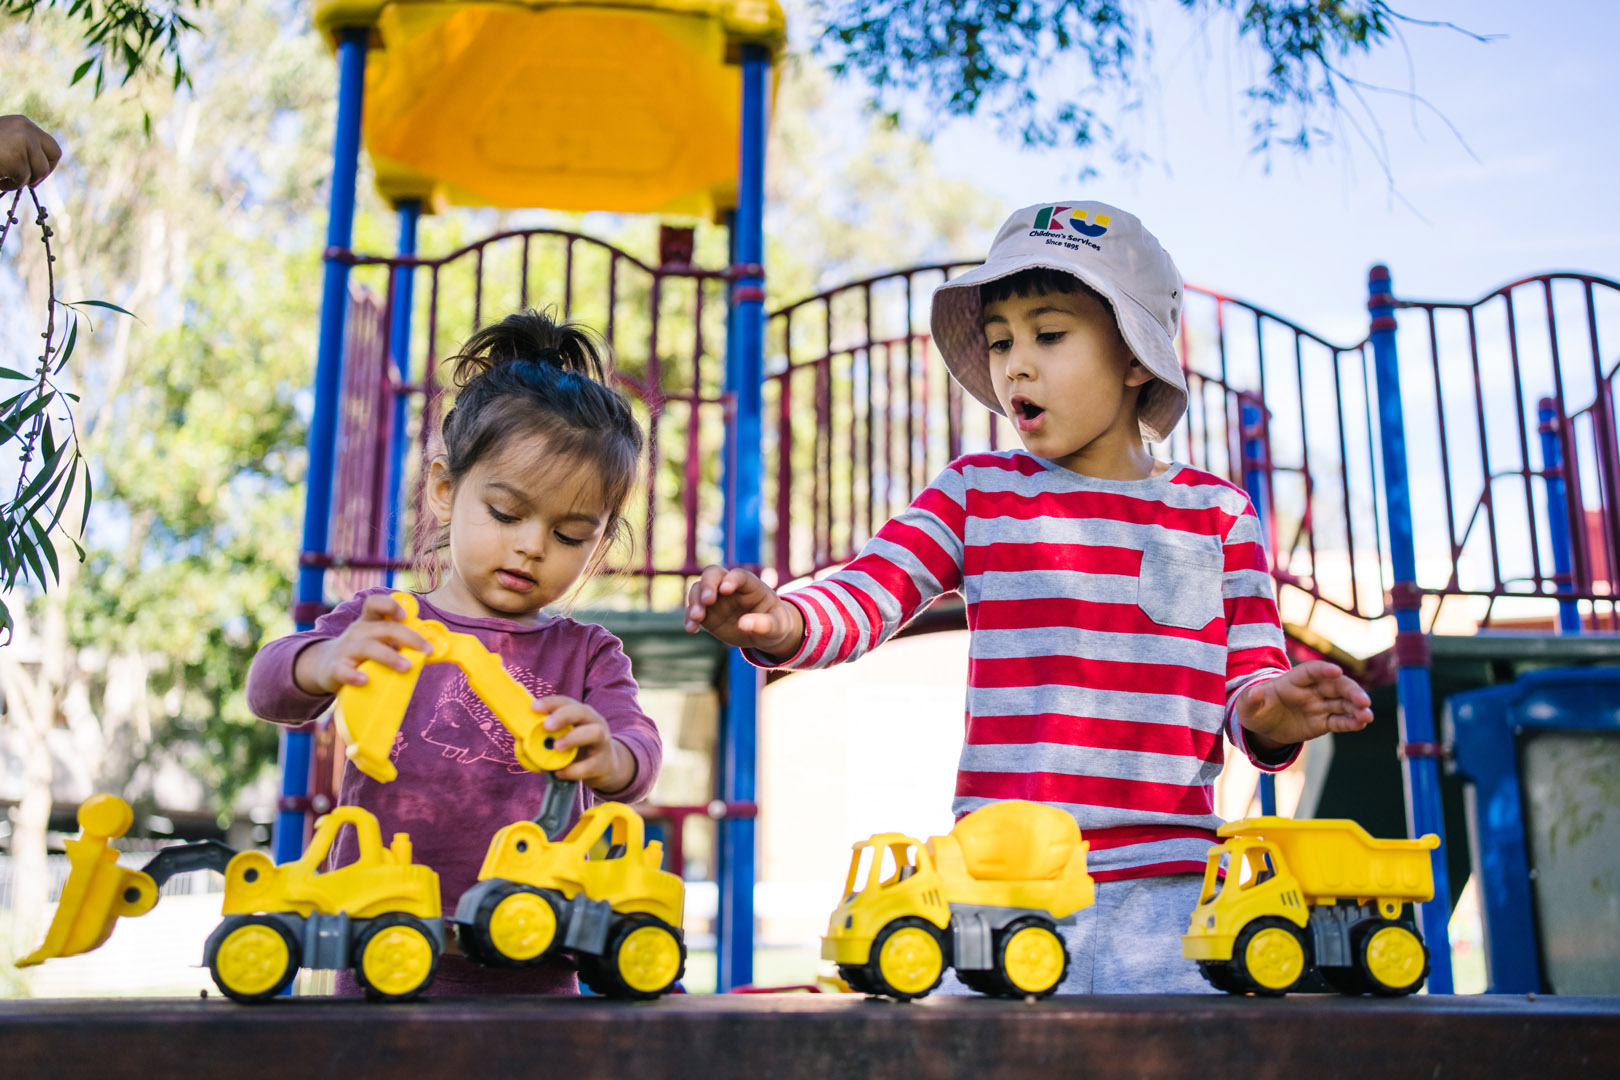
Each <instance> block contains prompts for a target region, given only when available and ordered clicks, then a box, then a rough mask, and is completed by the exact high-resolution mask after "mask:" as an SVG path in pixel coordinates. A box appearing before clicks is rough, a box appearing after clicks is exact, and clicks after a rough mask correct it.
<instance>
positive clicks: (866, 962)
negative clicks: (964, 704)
mask: <svg viewBox="0 0 1620 1080" xmlns="http://www.w3.org/2000/svg"><path fill="white" fill-rule="evenodd" d="M1086 850H1087V845H1086V844H1085V843H1084V842H1083V841H1082V840H1081V839H1080V828H1079V826H1078V825H1077V824H1076V823H1075V820H1074V818H1073V817H1072V816H1071V815H1069V814H1067V813H1065V812H1064V811H1062V810H1059V809H1057V808H1056V807H1051V806H1043V805H1041V804H1038V803H1031V802H1024V801H1022V800H1011V801H1008V802H1001V803H993V804H991V805H989V806H986V807H983V808H981V809H979V810H976V811H974V812H973V813H971V814H969V815H967V816H966V817H964V818H963V819H962V820H961V821H959V822H957V823H956V827H955V828H953V829H952V830H951V832H950V833H949V834H947V835H945V836H936V837H933V838H931V839H929V840H928V841H927V842H926V843H922V842H919V841H918V840H916V839H914V838H912V837H909V836H904V835H902V834H900V833H880V834H878V835H877V836H873V837H872V838H870V839H869V840H865V841H862V842H861V843H858V844H856V845H855V847H854V851H853V856H852V858H851V860H850V867H849V876H848V878H847V879H846V881H845V884H844V899H843V900H842V902H840V903H839V905H838V907H837V908H835V909H834V911H833V913H832V917H831V918H830V919H829V921H828V925H827V934H826V936H825V937H824V938H823V939H822V949H821V955H822V958H823V959H826V960H831V961H833V962H835V963H836V964H837V965H838V973H839V975H840V976H841V977H842V978H843V979H844V981H845V982H847V983H848V984H849V986H850V987H851V989H854V990H857V991H860V992H862V993H867V994H876V995H882V996H885V997H892V998H896V999H898V1000H901V1001H909V1000H911V999H913V998H918V997H923V996H925V995H926V994H928V993H929V992H930V991H932V990H933V989H934V987H935V986H937V985H939V980H940V978H941V977H942V976H943V974H944V971H945V968H946V967H947V966H950V967H954V968H955V969H956V973H957V976H958V977H959V978H960V979H961V980H962V982H963V983H965V984H966V985H968V986H969V987H971V988H972V989H974V990H977V991H979V992H980V993H984V994H993V995H996V996H1000V997H1045V996H1047V995H1049V994H1051V993H1053V992H1054V991H1055V990H1056V989H1057V987H1058V984H1059V983H1061V982H1062V981H1063V976H1064V974H1065V973H1066V972H1067V970H1068V963H1069V956H1068V950H1067V948H1066V947H1065V946H1064V943H1063V938H1062V937H1061V936H1060V935H1059V934H1058V931H1057V927H1058V926H1059V925H1064V924H1069V923H1072V922H1074V914H1075V912H1077V911H1080V910H1081V909H1083V908H1086V907H1089V906H1090V905H1091V903H1092V900H1093V899H1094V897H1095V887H1094V886H1093V884H1092V880H1091V875H1090V874H1088V873H1086Z"/></svg>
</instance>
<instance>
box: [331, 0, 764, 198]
mask: <svg viewBox="0 0 1620 1080" xmlns="http://www.w3.org/2000/svg"><path fill="white" fill-rule="evenodd" d="M315 22H316V25H317V26H318V27H319V28H320V29H321V31H322V32H323V33H324V34H326V35H327V37H328V40H330V41H333V42H334V43H335V42H336V40H337V38H338V36H339V34H340V32H341V31H342V30H344V29H348V28H353V27H367V28H370V29H371V30H372V34H371V51H370V53H369V54H368V57H367V61H366V84H365V108H364V114H363V117H362V129H361V130H362V132H363V133H364V138H365V146H366V149H367V150H368V151H369V152H370V154H371V158H372V162H373V164H374V165H375V167H376V173H377V187H378V189H379V190H380V191H381V192H382V194H383V196H384V197H385V198H388V199H389V200H391V201H398V200H400V199H405V198H419V199H422V200H423V201H424V209H428V208H430V207H431V206H432V205H433V203H435V202H450V203H456V204H459V205H463V206H504V207H548V208H551V209H558V210H578V211H586V210H613V211H621V212H630V213H669V214H694V215H704V216H708V215H712V214H714V213H716V212H717V211H719V210H723V209H726V208H728V207H731V206H732V205H734V204H735V201H736V174H737V145H738V131H739V118H740V113H741V101H740V95H741V69H740V67H738V65H737V64H736V63H735V62H734V61H735V59H736V56H737V53H738V50H739V49H740V47H741V46H743V45H747V44H757V45H761V46H764V47H765V48H767V49H769V50H770V52H771V55H772V56H773V58H774V57H775V56H776V55H777V54H778V53H779V52H780V51H781V48H782V46H783V44H784V42H785V38H786V23H785V20H784V17H783V14H782V9H781V7H780V6H779V5H778V3H777V0H504V2H502V0H460V2H458V0H321V2H319V3H318V4H317V5H316V10H315ZM728 60H729V61H733V62H728Z"/></svg>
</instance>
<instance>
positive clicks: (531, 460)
mask: <svg viewBox="0 0 1620 1080" xmlns="http://www.w3.org/2000/svg"><path fill="white" fill-rule="evenodd" d="M451 359H452V360H454V361H456V369H455V381H456V384H457V385H458V386H459V387H460V388H461V392H460V394H459V396H458V397H457V398H456V403H455V407H454V408H453V409H451V410H450V413H449V415H447V416H446V417H445V418H444V426H443V452H442V453H440V454H439V455H438V456H437V457H435V458H434V459H433V462H432V465H431V467H430V469H429V472H428V475H427V476H426V478H425V480H424V483H423V489H422V492H421V504H420V505H421V509H422V513H421V515H420V516H419V518H418V520H419V521H423V522H426V521H427V514H429V513H431V514H432V516H433V518H434V519H436V520H437V521H438V529H437V532H436V534H433V535H429V536H426V537H420V534H421V533H425V532H427V530H426V529H419V537H420V538H419V541H418V545H417V547H418V552H419V555H420V556H423V557H425V558H424V562H425V564H426V569H427V570H428V580H429V581H430V583H431V584H432V588H431V590H430V591H428V592H427V593H425V594H420V596H419V606H420V609H421V612H420V614H421V617H422V618H424V619H435V620H437V621H439V622H442V623H444V624H445V625H446V626H447V627H449V628H450V629H451V630H453V631H461V632H465V633H471V634H474V635H476V636H477V637H478V639H479V640H480V641H481V642H483V644H484V645H485V646H486V647H487V648H488V649H489V650H490V651H492V652H495V653H498V654H499V655H500V657H501V658H502V660H503V661H504V663H505V666H506V668H507V670H508V671H510V672H511V673H512V675H513V676H514V677H515V678H516V679H517V680H518V681H519V682H520V683H522V684H523V685H524V686H526V687H527V688H528V689H529V690H530V692H531V693H532V694H533V695H534V698H535V701H534V707H535V708H536V709H537V710H539V711H542V712H545V713H546V714H547V719H546V727H547V728H548V729H552V730H556V729H559V728H563V727H572V730H571V731H569V732H568V734H566V735H563V736H561V737H560V738H558V740H557V745H558V747H559V748H561V749H568V748H570V747H573V748H575V749H577V750H578V756H577V757H576V758H575V759H574V761H573V763H572V764H570V765H569V766H567V767H566V768H564V769H562V770H560V771H559V773H558V775H559V776H560V777H562V778H563V779H568V780H580V781H583V783H582V784H581V785H580V789H579V790H580V792H581V794H580V796H579V800H578V803H577V805H576V807H575V810H574V813H575V815H576V816H577V815H578V814H579V813H580V812H581V811H583V810H584V809H585V807H586V806H588V805H591V804H593V803H595V802H597V801H606V800H609V799H613V800H618V801H620V802H634V801H635V800H637V799H640V798H642V797H643V796H645V795H646V794H647V792H648V791H649V790H651V788H652V786H653V780H654V779H655V778H656V777H657V775H658V767H659V763H660V761H661V759H662V753H663V749H662V744H661V743H660V741H659V738H658V729H657V728H656V727H655V726H654V725H653V723H652V721H651V720H649V719H648V718H647V717H646V715H645V714H643V713H642V711H641V708H640V706H638V705H637V703H636V682H635V679H634V678H632V677H631V674H630V661H629V659H628V658H627V657H626V656H625V654H624V651H623V649H622V648H621V647H620V644H619V641H618V639H617V638H615V637H614V636H613V635H612V634H610V633H608V632H607V631H606V630H604V629H602V628H601V627H600V626H595V625H591V624H587V623H578V622H575V621H574V620H572V619H568V618H562V617H559V616H549V615H546V614H544V613H543V611H542V609H543V608H545V607H546V606H547V605H548V604H551V603H554V602H555V601H557V600H559V599H561V598H562V597H563V596H565V595H567V594H568V593H569V591H570V590H571V589H572V588H573V586H574V585H575V584H576V583H577V582H579V581H580V580H581V579H583V578H586V577H588V576H589V575H590V574H591V573H592V572H593V571H595V570H596V569H597V567H598V566H599V565H600V563H601V561H602V559H603V557H604V555H605V554H606V552H607V550H608V548H609V547H610V545H611V543H612V541H613V540H614V539H615V537H617V536H618V535H619V534H620V532H621V530H622V529H623V527H624V521H623V511H624V505H625V501H626V499H627V498H628V497H629V494H630V489H631V487H632V485H633V483H634V481H635V475H636V470H637V467H638V463H639V461H640V457H641V446H642V435H641V430H640V428H639V427H638V426H637V424H636V421H635V419H634V417H633V416H632V415H631V413H630V406H629V404H628V403H627V402H626V401H625V399H624V398H623V397H622V396H620V394H619V393H618V392H617V391H615V390H614V389H612V387H611V386H610V384H609V382H608V379H609V377H610V376H609V370H608V365H607V364H606V363H604V361H603V358H602V357H601V355H599V353H598V351H597V348H596V346H595V345H594V344H593V343H592V340H591V337H590V336H589V334H588V332H587V331H586V330H585V329H584V328H583V327H580V326H578V325H576V324H572V323H563V324H562V325H555V324H553V322H552V321H551V320H550V319H548V318H547V317H546V316H545V315H542V314H540V313H538V312H535V311H525V312H521V313H519V314H515V315H509V316H507V317H506V318H505V319H504V320H502V321H501V322H500V323H499V324H498V325H496V326H490V327H487V328H485V329H483V330H480V331H479V332H478V333H476V334H474V335H473V337H472V338H471V339H470V340H469V341H468V342H467V344H466V345H465V346H464V347H463V348H462V350H461V352H460V353H459V354H458V355H457V356H454V357H452V358H451ZM388 594H389V590H387V589H382V588H378V589H368V590H366V591H365V592H362V593H360V594H359V595H357V596H355V597H354V598H353V599H352V600H349V601H348V602H346V603H344V604H341V605H339V606H338V608H337V609H336V610H334V611H333V612H332V613H331V614H329V615H326V616H324V617H322V618H321V619H320V620H319V621H318V622H317V623H316V624H315V629H313V630H309V631H305V632H304V633H299V634H293V635H292V636H290V637H284V638H282V639H280V640H279V641H274V642H272V643H270V644H269V645H267V646H266V647H265V648H264V649H263V650H262V651H260V653H259V654H258V656H257V657H255V658H254V661H253V667H252V670H251V671H250V672H249V674H248V704H249V705H250V707H251V708H252V709H253V711H254V712H255V713H256V714H257V715H259V716H262V717H265V718H266V719H269V720H273V721H276V722H278V723H288V724H300V723H304V722H305V721H308V720H311V719H314V718H315V717H317V716H319V715H320V714H321V713H323V712H325V711H326V709H327V708H329V707H330V706H331V704H332V699H333V695H334V694H335V693H336V692H337V690H338V688H339V687H341V686H344V685H351V686H359V685H362V684H364V683H365V681H366V676H365V675H364V674H363V673H362V672H361V671H360V670H359V665H360V663H361V662H362V661H364V660H375V661H377V662H378V663H382V664H388V665H391V666H393V667H395V668H398V669H400V670H405V669H407V668H408V667H409V664H408V663H407V661H406V660H405V658H404V656H403V655H401V653H400V649H402V648H407V647H409V648H414V649H420V650H425V649H426V648H427V643H426V642H425V641H423V640H422V638H421V636H420V635H418V634H417V633H415V632H414V631H412V630H410V629H408V628H406V627H405V626H403V625H402V624H401V622H400V620H401V619H403V618H404V614H405V613H404V611H403V609H401V607H400V605H399V604H398V603H396V602H395V601H394V600H392V599H390V597H389V595H388ZM392 759H393V762H394V765H395V767H396V768H398V770H399V776H398V778H397V779H396V780H394V781H393V782H392V783H389V784H380V783H378V782H377V781H375V780H372V779H371V778H369V777H367V776H365V775H364V774H362V773H361V772H360V771H359V770H358V769H356V768H355V767H354V766H353V764H352V763H350V764H345V766H344V771H343V785H342V792H341V794H340V796H339V801H340V802H341V803H343V804H347V805H356V806H362V807H365V808H366V809H367V810H370V811H371V812H372V813H374V814H376V815H377V818H378V821H379V823H380V824H381V826H382V835H383V836H384V837H389V836H392V835H393V834H394V833H396V832H405V833H409V834H410V836H411V841H412V844H413V845H414V849H415V855H416V858H417V860H418V861H419V862H423V863H426V864H427V865H428V866H431V867H432V868H433V869H434V870H436V871H437V872H438V874H439V880H440V884H441V888H442V890H443V902H444V910H445V911H446V912H452V911H454V910H455V908H456V901H457V900H458V899H459V898H460V896H461V894H462V893H463V892H464V891H466V890H467V889H468V888H470V887H471V886H472V885H473V883H474V882H475V880H476V879H477V876H478V868H479V866H480V864H481V863H482V861H483V858H484V851H485V848H486V847H488V844H489V840H490V838H491V837H492V836H493V835H494V834H495V832H496V830H498V829H500V828H501V827H502V826H505V825H508V824H510V823H512V822H514V821H521V820H524V819H527V818H532V817H533V816H534V814H535V813H536V812H537V811H538V809H539V807H540V802H541V798H542V796H543V795H544V794H545V790H546V785H547V778H546V776H545V775H543V774H537V773H530V772H528V771H526V770H525V769H524V768H523V766H521V765H519V764H518V762H517V758H516V756H515V755H514V753H513V742H512V736H511V735H510V733H508V732H507V730H506V728H505V727H504V726H502V725H501V724H500V723H499V722H498V721H497V720H496V719H495V717H494V715H493V714H492V713H491V712H490V710H489V709H488V707H486V706H485V705H484V704H483V702H482V701H481V700H479V698H478V697H477V695H475V694H473V693H472V691H471V689H470V687H469V686H468V684H467V678H466V676H465V675H463V674H462V672H461V670H460V669H459V668H457V667H456V666H455V665H453V664H430V665H428V666H426V667H424V668H423V669H422V675H421V680H420V682H419V683H418V685H417V690H416V694H415V696H414V697H413V698H412V699H411V704H410V708H409V709H408V710H407V712H406V714H405V720H404V723H403V724H401V726H400V731H399V736H398V737H397V738H396V739H395V742H394V747H393V751H392ZM352 832H353V831H352V830H348V829H345V830H343V834H342V835H341V836H340V838H339V840H338V843H337V844H336V845H334V848H333V865H335V866H343V865H347V864H348V863H350V862H353V861H354V859H355V857H356V851H355V845H354V838H353V835H352ZM577 990H578V983H577V981H576V979H575V976H574V973H573V971H572V970H571V969H570V968H569V967H567V966H566V965H565V964H563V963H560V962H557V961H552V962H549V963H547V964H544V965H541V966H539V967H533V968H523V969H506V968H483V967H478V966H476V965H473V964H471V963H470V962H468V961H467V960H466V959H464V958H463V957H461V956H459V955H447V956H445V957H444V958H443V960H441V962H440V964H439V969H438V973H437V975H436V976H435V978H434V982H433V985H432V987H431V988H430V991H429V992H431V993H436V994H454V993H469V992H470V993H569V992H577ZM338 991H339V992H340V993H345V992H346V993H357V992H358V988H357V986H356V984H355V982H354V979H353V976H352V975H350V974H349V973H347V972H340V973H339V977H338Z"/></svg>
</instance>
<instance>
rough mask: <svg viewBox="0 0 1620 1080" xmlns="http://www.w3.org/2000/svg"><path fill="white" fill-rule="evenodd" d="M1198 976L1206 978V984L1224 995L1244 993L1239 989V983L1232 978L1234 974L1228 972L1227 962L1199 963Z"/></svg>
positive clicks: (1210, 961)
mask: <svg viewBox="0 0 1620 1080" xmlns="http://www.w3.org/2000/svg"><path fill="white" fill-rule="evenodd" d="M1198 974H1200V975H1202V976H1203V977H1204V981H1205V982H1207V983H1209V985H1211V986H1213V987H1214V988H1215V989H1217V990H1219V991H1220V992H1221V993H1223V994H1241V993H1243V992H1244V991H1243V990H1241V989H1239V988H1238V985H1237V982H1236V981H1235V980H1234V979H1233V978H1232V973H1231V972H1230V971H1228V970H1227V965H1226V961H1225V960H1200V961H1198Z"/></svg>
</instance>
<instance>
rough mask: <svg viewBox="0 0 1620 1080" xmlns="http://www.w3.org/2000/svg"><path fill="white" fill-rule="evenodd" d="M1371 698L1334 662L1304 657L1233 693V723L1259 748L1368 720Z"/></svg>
mask: <svg viewBox="0 0 1620 1080" xmlns="http://www.w3.org/2000/svg"><path fill="white" fill-rule="evenodd" d="M1370 705H1372V698H1370V697H1368V696H1367V691H1365V690H1363V689H1362V688H1361V686H1360V685H1359V684H1358V683H1357V682H1356V681H1355V680H1354V679H1352V678H1350V676H1348V675H1346V674H1345V673H1344V669H1342V668H1341V667H1339V665H1338V664H1334V663H1330V662H1329V661H1327V660H1307V661H1306V662H1305V663H1303V664H1300V665H1299V666H1298V667H1295V668H1294V669H1293V670H1291V671H1289V672H1288V673H1287V674H1286V675H1279V676H1277V677H1276V678H1274V679H1267V680H1266V681H1265V682H1258V683H1253V684H1251V685H1250V686H1247V687H1245V688H1244V690H1243V692H1242V693H1241V694H1239V695H1238V700H1237V716H1238V722H1239V723H1240V724H1242V725H1243V728H1244V730H1245V731H1247V732H1248V733H1249V734H1250V735H1251V736H1253V737H1254V739H1255V743H1256V745H1257V746H1258V747H1259V748H1260V749H1263V750H1272V749H1277V748H1278V747H1282V746H1288V745H1290V744H1292V743H1300V742H1305V741H1306V740H1307V739H1314V738H1316V737H1317V736H1319V735H1326V734H1327V733H1328V732H1330V731H1360V730H1361V729H1362V728H1364V727H1366V726H1367V725H1368V724H1370V723H1372V718H1373V714H1372V709H1371V708H1369V706H1370Z"/></svg>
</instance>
